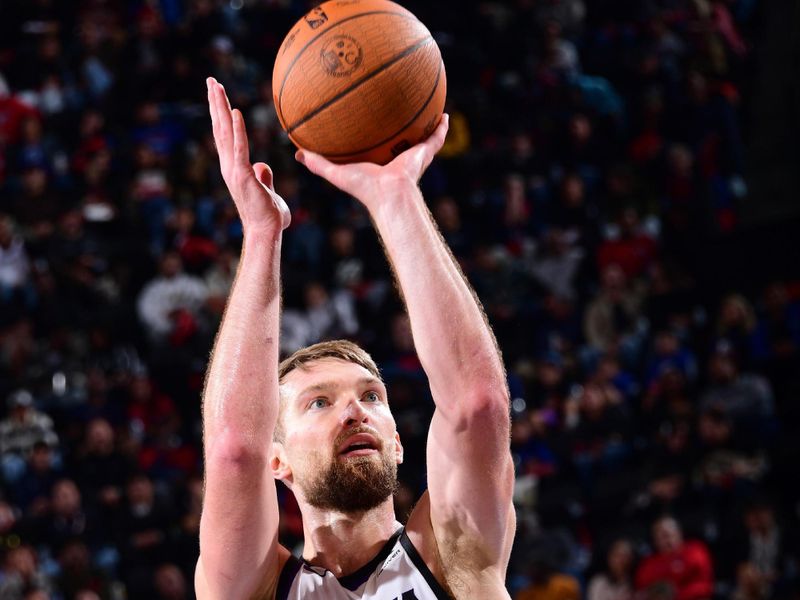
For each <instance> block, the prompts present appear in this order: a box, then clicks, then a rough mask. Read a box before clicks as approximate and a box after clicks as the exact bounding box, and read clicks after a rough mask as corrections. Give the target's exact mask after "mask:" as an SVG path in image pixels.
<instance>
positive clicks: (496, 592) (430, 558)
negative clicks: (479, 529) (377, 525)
mask: <svg viewBox="0 0 800 600" xmlns="http://www.w3.org/2000/svg"><path fill="white" fill-rule="evenodd" d="M430 507H431V504H430V496H429V494H428V492H427V491H426V492H425V493H424V494H423V495H422V497H421V498H420V500H419V502H418V503H417V504H416V506H415V507H414V510H413V511H412V512H411V515H410V516H409V518H408V523H407V524H406V532H407V533H408V538H409V540H410V541H411V543H412V544H413V545H414V548H416V550H417V552H419V554H420V557H421V558H422V560H423V561H424V562H425V564H426V565H427V566H428V569H430V571H431V573H432V574H433V576H434V577H435V578H436V580H437V581H438V582H439V583H440V584H441V585H442V587H443V588H444V589H445V590H446V591H447V592H448V593H449V594H450V596H451V597H452V598H454V599H456V600H461V599H462V598H463V599H467V598H486V599H489V600H505V599H510V596H509V595H508V592H507V591H506V589H505V585H504V580H505V573H506V568H507V566H508V558H509V554H510V548H511V542H510V541H509V543H508V551H507V552H504V556H503V558H502V559H501V560H500V561H499V562H498V564H494V565H487V564H485V560H484V559H483V558H481V557H482V556H484V553H483V552H481V547H482V545H483V544H484V542H483V540H482V539H480V537H479V536H471V535H465V534H463V533H462V534H459V535H448V533H447V530H446V529H444V528H440V533H439V534H438V536H437V533H436V531H435V530H434V526H433V523H432V522H431V510H430ZM511 514H512V517H511V518H510V519H509V530H508V537H509V539H510V540H511V539H513V536H514V530H515V527H516V521H515V519H514V518H513V510H512V511H511Z"/></svg>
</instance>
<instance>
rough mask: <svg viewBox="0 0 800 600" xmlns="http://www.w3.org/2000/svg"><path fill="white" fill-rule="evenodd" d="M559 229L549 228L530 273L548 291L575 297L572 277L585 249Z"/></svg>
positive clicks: (571, 298)
mask: <svg viewBox="0 0 800 600" xmlns="http://www.w3.org/2000/svg"><path fill="white" fill-rule="evenodd" d="M570 237H571V236H569V234H568V233H567V232H565V231H562V230H560V229H555V228H553V229H550V230H549V231H548V232H547V233H546V234H545V235H544V240H543V241H542V243H541V246H540V247H539V248H538V249H537V252H536V255H535V256H534V257H533V259H532V260H531V263H530V271H531V275H532V276H533V277H534V279H536V280H537V281H538V282H539V283H541V284H542V285H543V286H544V287H545V288H546V289H547V291H548V292H549V293H551V294H555V295H556V296H559V297H561V298H566V299H568V300H573V299H575V297H576V294H577V292H576V289H575V279H576V276H577V274H578V271H579V269H580V266H581V263H582V262H583V258H584V253H583V250H581V249H580V248H579V247H578V246H577V245H576V244H575V243H574V240H571V239H570Z"/></svg>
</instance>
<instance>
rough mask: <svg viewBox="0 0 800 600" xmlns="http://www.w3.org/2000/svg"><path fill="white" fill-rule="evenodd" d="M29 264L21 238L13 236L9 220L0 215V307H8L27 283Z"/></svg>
mask: <svg viewBox="0 0 800 600" xmlns="http://www.w3.org/2000/svg"><path fill="white" fill-rule="evenodd" d="M29 272H30V262H29V260H28V254H27V252H26V250H25V245H24V243H23V240H22V238H20V237H19V236H15V235H14V234H13V232H12V228H11V219H10V218H9V217H8V216H6V215H3V214H1V213H0V305H4V306H8V305H9V304H10V301H11V300H12V299H13V297H14V295H15V294H17V293H19V292H22V291H24V290H25V287H26V285H27V284H28V282H29Z"/></svg>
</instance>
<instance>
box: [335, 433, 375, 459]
mask: <svg viewBox="0 0 800 600" xmlns="http://www.w3.org/2000/svg"><path fill="white" fill-rule="evenodd" d="M372 454H378V444H377V441H376V440H375V438H373V437H372V436H371V435H369V434H366V433H359V434H356V435H354V436H352V437H350V438H349V439H348V440H346V441H345V443H344V444H343V445H342V446H341V450H340V451H339V456H344V457H345V458H350V457H355V456H370V455H372Z"/></svg>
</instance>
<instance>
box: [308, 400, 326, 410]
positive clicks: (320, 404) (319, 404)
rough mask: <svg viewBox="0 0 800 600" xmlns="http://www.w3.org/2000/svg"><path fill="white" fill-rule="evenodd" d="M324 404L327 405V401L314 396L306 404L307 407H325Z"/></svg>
mask: <svg viewBox="0 0 800 600" xmlns="http://www.w3.org/2000/svg"><path fill="white" fill-rule="evenodd" d="M326 406H328V401H327V400H326V399H325V398H314V399H313V400H312V401H311V404H309V405H308V407H309V408H325V407H326Z"/></svg>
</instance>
